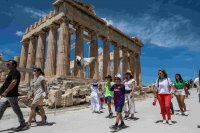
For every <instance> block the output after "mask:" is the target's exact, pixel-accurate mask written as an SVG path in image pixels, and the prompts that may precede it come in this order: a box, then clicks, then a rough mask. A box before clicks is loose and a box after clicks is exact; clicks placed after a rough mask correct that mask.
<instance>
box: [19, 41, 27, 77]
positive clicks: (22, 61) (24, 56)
mask: <svg viewBox="0 0 200 133" xmlns="http://www.w3.org/2000/svg"><path fill="white" fill-rule="evenodd" d="M28 46H29V43H28V41H23V42H22V49H21V56H20V62H19V67H21V68H26V65H27V57H28ZM24 80H25V73H21V81H24Z"/></svg>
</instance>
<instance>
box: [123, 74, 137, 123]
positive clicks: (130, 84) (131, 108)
mask: <svg viewBox="0 0 200 133" xmlns="http://www.w3.org/2000/svg"><path fill="white" fill-rule="evenodd" d="M124 85H125V105H124V111H125V117H124V118H125V119H127V118H128V117H129V115H131V116H130V119H133V118H134V113H135V101H134V90H135V86H136V81H135V80H134V79H133V75H132V74H131V71H127V72H126V74H125V80H124Z"/></svg>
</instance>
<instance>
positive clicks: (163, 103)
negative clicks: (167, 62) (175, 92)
mask: <svg viewBox="0 0 200 133" xmlns="http://www.w3.org/2000/svg"><path fill="white" fill-rule="evenodd" d="M155 87H156V90H157V95H155V98H157V99H158V102H159V104H160V109H161V114H162V118H163V124H166V122H167V121H166V115H165V114H166V113H167V119H168V124H169V125H172V121H171V114H170V103H171V89H172V88H173V87H172V82H171V80H170V78H168V76H167V73H166V71H165V70H159V71H158V79H157V81H156V83H155Z"/></svg>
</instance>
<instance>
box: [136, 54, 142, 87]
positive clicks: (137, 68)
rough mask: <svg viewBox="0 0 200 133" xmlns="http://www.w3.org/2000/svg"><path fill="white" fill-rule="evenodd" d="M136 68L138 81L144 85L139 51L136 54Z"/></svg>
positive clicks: (138, 83)
mask: <svg viewBox="0 0 200 133" xmlns="http://www.w3.org/2000/svg"><path fill="white" fill-rule="evenodd" d="M135 59H136V60H135V66H136V68H135V70H136V81H137V85H139V86H141V85H142V75H141V65H140V53H137V54H136V55H135Z"/></svg>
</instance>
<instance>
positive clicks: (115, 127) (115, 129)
mask: <svg viewBox="0 0 200 133" xmlns="http://www.w3.org/2000/svg"><path fill="white" fill-rule="evenodd" d="M110 129H112V130H114V131H117V130H118V126H116V125H112V126H111V127H110Z"/></svg>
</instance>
